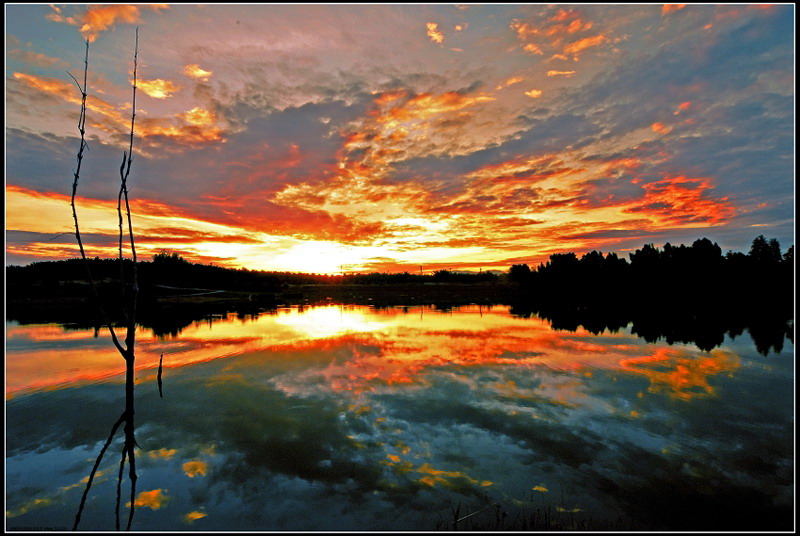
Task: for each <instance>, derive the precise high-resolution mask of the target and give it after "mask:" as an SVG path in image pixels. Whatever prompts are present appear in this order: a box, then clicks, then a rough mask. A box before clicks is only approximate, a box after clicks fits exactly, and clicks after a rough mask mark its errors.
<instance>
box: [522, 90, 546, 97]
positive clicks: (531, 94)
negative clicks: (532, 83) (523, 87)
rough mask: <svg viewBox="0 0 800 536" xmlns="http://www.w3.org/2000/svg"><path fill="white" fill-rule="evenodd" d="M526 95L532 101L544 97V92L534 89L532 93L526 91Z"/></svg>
mask: <svg viewBox="0 0 800 536" xmlns="http://www.w3.org/2000/svg"><path fill="white" fill-rule="evenodd" d="M525 94H526V95H527V96H529V97H530V98H532V99H536V98H539V97H541V96H542V90H541V89H532V90H530V91H526V92H525Z"/></svg>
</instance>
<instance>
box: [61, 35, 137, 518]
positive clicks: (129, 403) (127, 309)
mask: <svg viewBox="0 0 800 536" xmlns="http://www.w3.org/2000/svg"><path fill="white" fill-rule="evenodd" d="M138 57H139V29H138V28H137V29H136V46H135V51H134V55H133V100H132V111H131V133H130V144H129V146H128V151H127V152H125V151H123V155H122V165H121V166H120V170H119V173H120V187H119V194H118V196H117V215H118V218H119V264H120V281H121V284H122V296H121V300H120V306H121V309H122V316H123V319H124V321H125V326H126V334H125V345H124V346H123V345H122V343H120V340H119V337H118V336H117V333H116V331H115V329H114V325H113V324H112V322H111V320H110V319H109V317H108V315H107V314H106V312H105V308H104V306H103V302H102V300H101V298H100V293H99V291H98V288H97V285H96V284H95V282H94V279H93V277H92V272H91V267H90V264H89V261H88V259H87V257H86V251H85V249H84V246H83V241H82V239H81V234H80V226H79V224H78V213H77V210H76V207H75V196H76V193H77V190H78V180H79V178H80V169H81V162H82V160H83V153H84V149H86V148H87V143H86V137H85V135H86V97H87V78H88V71H89V41H88V40H87V41H86V57H85V59H84V69H83V86H81V84H80V83H79V82H78V81H77V80H76V79H75V77H74V76H72V75H70V76H72V79H73V80H75V83H76V84H77V85H78V89H80V91H81V113H80V116H79V120H78V131H79V132H80V134H81V141H80V148H79V150H78V165H77V168H76V170H75V173H74V178H73V183H72V200H71V205H72V218H73V220H74V221H75V238H76V239H77V241H78V247H79V249H80V252H81V258H82V259H83V262H84V265H85V266H86V271H87V277H88V280H89V283H90V287H91V289H92V294H93V297H94V299H95V302H96V305H97V307H98V311H99V312H100V316H101V319H102V321H103V323H104V324H105V325H106V327H107V328H108V330H109V332H110V334H111V339H112V341H113V343H114V346H115V347H116V348H117V350H118V351H119V353H120V355H121V356H122V357H123V359H124V360H125V410H124V411H123V413H122V415H121V416H120V417H119V419H117V421H116V423H115V424H114V426H113V427H112V428H111V433H110V434H109V436H108V440H107V441H106V443H105V445H104V446H103V448H102V449H101V450H100V454H98V456H97V459H96V461H95V464H94V467H93V468H92V471H91V473H90V475H89V479H88V481H87V483H86V488H85V490H84V492H83V497H82V498H81V503H80V506H79V508H78V513H77V514H76V516H75V524H74V525H73V527H72V530H77V529H78V524H79V523H80V520H81V514H82V513H83V509H84V507H85V505H86V499H87V497H88V495H89V490H90V489H91V486H92V482H93V480H94V477H95V474H96V473H97V469H98V467H99V466H100V462H101V461H102V459H103V456H104V454H105V452H106V450H107V449H108V447H109V445H110V444H111V442H112V441H113V439H114V435H115V434H116V432H117V430H118V429H119V427H120V426H121V425H122V424H124V427H123V432H124V443H123V447H122V457H121V460H120V466H119V474H118V478H117V501H116V510H115V513H116V528H117V530H119V529H120V517H119V509H120V502H121V488H122V478H123V474H124V469H125V462H126V461H127V462H128V469H129V471H128V478H129V480H130V485H131V494H130V510H129V514H128V523H127V526H126V530H130V528H131V523H132V522H133V514H134V510H135V502H136V479H137V476H136V454H135V448H136V446H137V445H136V438H135V436H134V430H135V428H134V415H135V411H134V390H133V387H134V375H133V373H134V364H135V361H136V353H135V347H136V309H137V295H138V292H139V285H138V276H137V258H136V246H135V241H134V234H133V223H132V221H131V210H130V202H129V199H128V176H129V175H130V171H131V162H132V155H133V138H134V125H135V121H136V71H137V66H138ZM123 200H124V208H125V212H126V216H127V224H128V239H129V241H130V248H131V256H132V260H133V270H132V274H131V277H132V281H131V284H130V291H128V290H127V288H126V287H127V285H126V281H125V279H126V277H125V266H124V261H125V259H124V257H123V239H124V234H125V233H124V230H123V215H122V209H123Z"/></svg>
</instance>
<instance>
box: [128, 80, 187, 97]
mask: <svg viewBox="0 0 800 536" xmlns="http://www.w3.org/2000/svg"><path fill="white" fill-rule="evenodd" d="M136 84H137V87H139V88H141V90H142V91H144V92H145V94H146V95H147V96H148V97H153V98H154V99H168V98H169V97H171V96H172V93H174V92H175V91H178V90H179V89H180V86H179V85H177V84H175V83H174V82H170V81H169V80H162V79H160V78H156V79H155V80H139V81H137V83H136Z"/></svg>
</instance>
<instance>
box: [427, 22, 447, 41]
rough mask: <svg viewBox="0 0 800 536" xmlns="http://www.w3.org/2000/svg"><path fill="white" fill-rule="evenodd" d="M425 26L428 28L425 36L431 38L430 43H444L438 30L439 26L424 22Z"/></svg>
mask: <svg viewBox="0 0 800 536" xmlns="http://www.w3.org/2000/svg"><path fill="white" fill-rule="evenodd" d="M425 26H426V27H427V28H428V32H427V35H428V37H430V38H431V41H432V42H434V43H439V44H441V43H443V42H444V34H443V33H442V32H441V31H440V30H439V25H438V24H436V23H435V22H426V23H425Z"/></svg>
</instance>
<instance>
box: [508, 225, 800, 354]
mask: <svg viewBox="0 0 800 536" xmlns="http://www.w3.org/2000/svg"><path fill="white" fill-rule="evenodd" d="M629 257H630V261H627V260H626V259H624V258H621V257H619V256H617V255H616V254H615V253H609V254H608V255H603V253H602V252H598V251H591V252H589V253H586V254H585V255H583V256H582V257H580V258H578V257H577V255H575V254H574V253H562V254H554V255H551V256H550V260H549V261H548V262H546V263H542V264H540V265H539V266H538V267H536V268H535V269H533V270H532V269H530V267H529V266H528V265H525V264H517V265H514V266H512V267H511V269H510V270H509V277H510V278H511V279H512V280H513V281H516V282H517V283H518V284H519V285H520V290H521V295H520V297H519V298H518V299H517V300H516V301H515V303H514V308H513V309H512V313H513V314H517V315H520V316H530V315H532V314H536V315H538V316H540V317H542V318H546V319H548V320H549V321H550V322H551V323H552V326H553V328H554V329H566V330H571V331H574V330H577V329H578V327H580V326H583V327H584V328H585V329H587V330H588V331H590V332H592V333H601V332H603V331H605V330H609V331H612V332H614V331H618V330H619V329H621V328H623V327H625V326H627V325H629V324H632V331H633V333H635V334H637V335H639V336H641V337H643V338H644V339H645V340H647V341H649V342H655V341H656V340H659V339H664V340H666V341H667V342H669V343H670V344H672V343H676V342H685V343H690V342H693V343H695V344H697V346H698V347H699V348H701V349H703V350H711V349H712V348H714V347H716V346H718V345H720V344H722V342H723V340H724V336H725V334H728V335H729V336H731V337H736V336H738V335H740V334H741V333H743V332H744V331H745V330H748V331H749V333H750V334H751V336H752V337H753V339H754V342H755V344H756V347H757V349H758V351H759V352H760V353H762V354H764V355H766V354H767V353H768V352H769V351H770V349H774V350H775V351H776V352H779V351H780V350H781V349H782V347H783V340H784V337H788V338H789V339H790V340H792V341H793V333H794V329H793V315H794V294H795V293H794V246H793V245H792V246H790V247H789V248H788V250H787V251H786V253H785V254H781V249H780V244H779V242H778V241H777V240H776V239H774V238H773V239H769V240H768V239H767V238H765V237H764V236H763V235H760V236H758V237H756V238H755V239H754V240H753V243H752V246H751V248H750V251H749V253H748V254H744V253H740V252H732V251H729V252H728V253H726V254H725V255H723V254H722V250H721V249H720V247H719V246H718V245H717V244H716V243H712V242H711V241H710V240H709V239H707V238H701V239H698V240H696V241H695V242H694V243H692V245H691V246H685V245H680V246H673V245H671V244H669V243H667V244H665V245H664V247H663V248H662V249H659V248H657V247H655V246H654V245H653V244H646V245H645V246H643V247H642V248H641V249H637V250H636V251H634V252H633V253H630V254H629Z"/></svg>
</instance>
